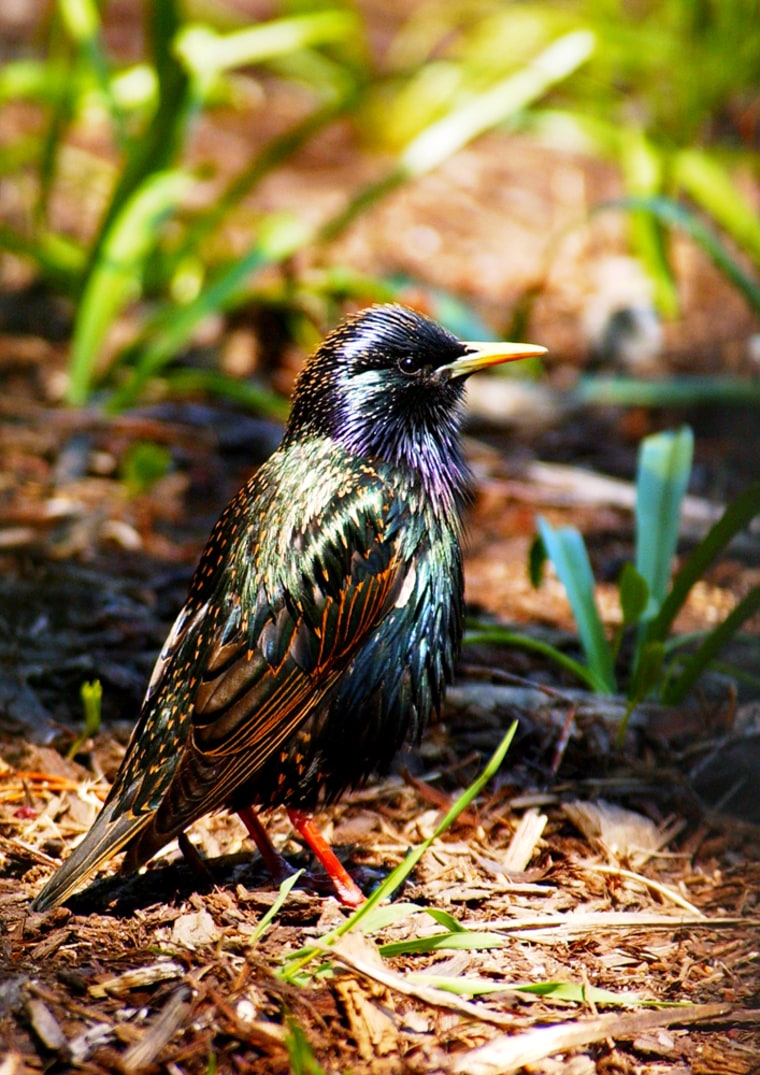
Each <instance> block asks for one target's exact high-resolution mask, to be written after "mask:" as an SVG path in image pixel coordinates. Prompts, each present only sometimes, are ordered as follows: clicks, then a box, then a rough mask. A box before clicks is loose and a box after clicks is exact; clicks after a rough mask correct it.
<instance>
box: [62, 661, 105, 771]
mask: <svg viewBox="0 0 760 1075" xmlns="http://www.w3.org/2000/svg"><path fill="white" fill-rule="evenodd" d="M79 696H80V698H81V699H82V709H83V711H84V729H83V730H82V731H81V732H80V733H79V735H78V736H77V737H76V739H75V740H74V742H73V743H72V744H71V746H70V747H69V749H68V750H67V752H66V757H67V758H69V759H71V758H73V757H75V756H76V755H77V754H78V753H79V751H80V750H81V749H82V747H83V746H84V744H85V743H86V742H87V740H88V739H90V738H91V737H92V736H93V735H97V733H98V732H99V731H100V717H101V713H100V710H101V702H102V700H103V685H102V683H101V682H100V680H99V679H95V680H93V681H92V683H89V682H88V681H87V680H85V682H84V683H83V684H82V686H81V687H80V690H79Z"/></svg>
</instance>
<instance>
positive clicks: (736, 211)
mask: <svg viewBox="0 0 760 1075" xmlns="http://www.w3.org/2000/svg"><path fill="white" fill-rule="evenodd" d="M758 16H759V17H760V9H758ZM673 171H674V177H675V179H676V181H677V182H678V183H680V184H681V186H682V187H683V188H684V189H685V190H686V192H687V194H689V195H690V197H691V198H693V199H694V201H695V202H696V203H697V204H698V205H699V206H700V207H701V208H702V209H704V210H705V212H706V213H708V214H709V215H710V216H711V217H712V219H713V220H714V221H715V222H716V223H717V224H719V225H720V226H721V228H723V229H724V230H725V231H726V232H727V233H728V234H729V235H730V236H731V238H732V239H733V240H734V241H735V242H736V243H737V245H738V246H739V247H740V248H741V249H742V250H744V251H745V252H746V253H747V254H749V256H750V257H751V258H752V259H753V261H754V262H755V264H756V265H757V266H760V215H758V212H757V209H756V208H755V206H754V205H752V204H751V203H750V202H749V201H748V200H747V198H745V197H744V195H743V194H742V192H741V191H740V189H739V187H738V186H737V185H736V183H735V182H734V180H733V179H732V178H731V176H730V175H729V173H728V172H727V171H726V169H725V168H724V167H723V165H722V164H721V163H720V162H719V161H718V160H717V159H716V157H715V154H714V153H710V152H708V151H706V150H704V149H697V148H696V147H690V148H689V149H682V150H679V152H678V153H676V154H675V157H674V162H673Z"/></svg>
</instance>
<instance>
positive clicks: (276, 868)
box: [238, 806, 367, 907]
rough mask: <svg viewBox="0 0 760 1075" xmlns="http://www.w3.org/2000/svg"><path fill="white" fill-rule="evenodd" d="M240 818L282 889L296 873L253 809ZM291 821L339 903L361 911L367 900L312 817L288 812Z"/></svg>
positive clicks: (316, 886)
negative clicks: (329, 883) (273, 842)
mask: <svg viewBox="0 0 760 1075" xmlns="http://www.w3.org/2000/svg"><path fill="white" fill-rule="evenodd" d="M238 814H239V815H240V819H241V821H242V822H243V824H244V825H245V827H246V828H247V829H248V832H249V834H250V836H251V839H252V840H253V842H254V843H255V844H256V847H257V848H258V849H259V854H260V855H261V859H262V861H263V863H264V865H265V866H266V868H267V870H268V871H269V873H270V874H271V875H272V879H273V880H274V882H275V884H277V885H280V884H282V882H283V881H284V880H286V878H288V877H292V875H293V874H294V873H295V870H294V869H293V867H292V866H291V865H290V863H289V862H287V861H286V860H285V859H284V858H283V857H282V855H281V854H280V853H279V852H278V851H275V849H274V846H273V845H272V841H271V840H270V839H269V836H268V835H267V831H266V829H265V828H264V826H263V825H262V824H261V822H260V821H259V818H258V815H257V814H256V811H255V810H254V809H253V807H252V806H246V807H244V808H243V809H242V810H239V811H238ZM288 817H289V818H290V823H291V825H292V826H293V828H294V829H295V830H296V832H297V833H298V834H299V835H300V836H302V837H303V839H304V840H305V841H306V843H307V844H308V845H309V847H310V848H311V850H312V851H313V852H314V854H315V855H316V857H317V858H318V859H319V861H320V862H321V863H322V866H323V867H324V869H325V872H326V873H327V876H328V877H329V879H330V882H331V883H332V887H333V889H334V891H335V894H336V896H337V897H338V899H339V901H340V902H341V903H342V904H344V906H346V907H360V906H361V904H362V903H364V901H365V900H366V898H367V897H366V896H365V895H364V893H363V892H362V890H361V889H360V888H359V886H358V885H357V883H356V881H354V879H353V877H351V875H350V874H349V872H348V870H346V868H345V866H344V865H343V863H342V862H340V861H339V859H338V857H337V856H336V854H335V852H334V851H333V849H332V848H331V847H330V845H329V844H328V842H327V840H325V838H324V836H323V835H322V833H321V832H320V831H319V829H318V828H317V826H316V825H315V824H314V820H313V818H312V816H311V814H306V813H304V812H303V811H302V810H288ZM312 881H313V887H314V888H316V889H317V890H318V889H319V885H318V882H317V881H316V879H312Z"/></svg>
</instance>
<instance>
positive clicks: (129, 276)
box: [68, 171, 190, 405]
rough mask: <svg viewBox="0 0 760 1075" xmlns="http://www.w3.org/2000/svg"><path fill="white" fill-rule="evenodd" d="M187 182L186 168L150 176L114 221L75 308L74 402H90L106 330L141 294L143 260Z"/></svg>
mask: <svg viewBox="0 0 760 1075" xmlns="http://www.w3.org/2000/svg"><path fill="white" fill-rule="evenodd" d="M189 185H190V177H189V176H188V175H187V174H186V173H185V172H180V171H170V172H162V173H158V174H156V175H154V176H151V177H150V178H149V179H148V180H147V181H146V182H145V183H144V184H143V185H142V187H140V188H139V189H138V190H137V191H135V193H134V194H133V196H132V198H131V199H130V200H129V201H128V202H127V203H126V204H125V206H124V208H123V211H122V212H121V214H120V215H119V216H118V217H117V218H116V219H115V220H114V224H113V227H112V229H111V231H110V233H109V234H108V235H107V236H106V238H105V240H104V242H103V244H102V246H101V250H100V256H99V258H98V261H97V263H96V264H95V266H94V268H93V270H92V272H91V273H90V275H89V279H88V282H87V286H86V287H85V290H84V293H83V295H82V300H81V303H80V306H79V310H78V311H77V318H76V322H75V324H74V334H73V338H72V343H71V359H70V365H69V374H70V385H69V391H68V399H69V402H70V403H73V404H75V405H82V404H83V403H84V402H85V401H86V399H87V397H88V395H89V392H90V388H91V384H92V378H93V373H94V369H95V364H96V361H97V358H98V352H99V349H100V346H101V344H102V342H103V340H104V338H105V335H106V332H107V331H108V329H109V328H110V326H111V324H112V322H113V320H114V318H115V317H116V315H117V314H118V313H120V311H121V310H122V309H123V308H124V306H125V305H126V304H127V303H128V302H129V301H131V300H133V299H135V298H136V297H137V296H138V295H139V292H140V284H141V280H142V272H143V268H144V263H145V259H146V258H147V256H148V254H149V253H150V251H151V250H152V249H153V247H154V245H155V243H156V241H157V231H158V228H159V226H160V223H161V221H162V220H163V218H164V217H165V216H166V215H167V214H168V213H170V212H171V211H172V210H173V209H175V208H176V206H177V203H178V202H179V200H180V198H181V197H182V195H183V194H184V193H185V191H186V190H187V189H188V187H189Z"/></svg>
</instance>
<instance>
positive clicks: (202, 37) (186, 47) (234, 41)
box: [175, 9, 358, 80]
mask: <svg viewBox="0 0 760 1075" xmlns="http://www.w3.org/2000/svg"><path fill="white" fill-rule="evenodd" d="M357 28H358V23H357V19H356V17H355V15H353V14H352V13H351V12H350V11H347V10H339V9H334V10H327V11H317V12H313V13H311V14H306V15H294V16H291V17H289V18H282V19H274V20H272V21H271V22H268V23H264V24H261V25H259V26H247V27H245V28H244V29H242V30H233V31H231V32H230V33H226V34H220V33H217V32H216V31H215V30H213V29H212V28H211V27H209V26H205V25H200V24H191V25H188V26H184V27H183V28H182V30H181V31H180V33H179V34H178V35H177V39H176V46H175V47H176V53H177V56H179V57H180V58H181V60H182V62H183V63H184V65H185V67H186V68H187V69H188V71H192V73H193V75H194V76H195V77H196V78H198V79H202V80H208V79H210V78H213V77H215V76H216V75H218V74H219V73H221V72H222V71H229V70H231V69H232V68H235V67H242V66H247V65H249V64H254V63H261V62H262V61H264V60H271V59H274V58H275V57H277V56H283V55H286V54H288V53H291V52H297V51H299V50H302V49H306V48H309V47H310V46H313V45H324V44H328V43H332V42H335V41H340V40H345V39H346V38H348V37H350V36H351V35H354V34H356V32H357Z"/></svg>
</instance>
